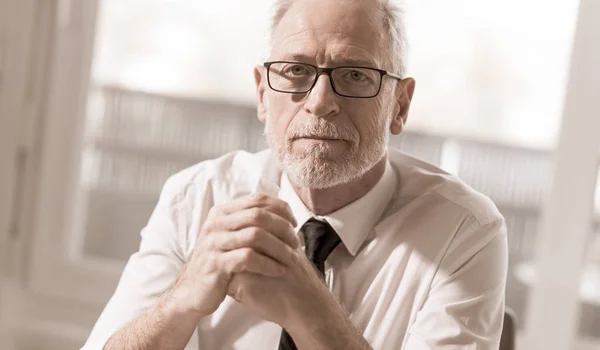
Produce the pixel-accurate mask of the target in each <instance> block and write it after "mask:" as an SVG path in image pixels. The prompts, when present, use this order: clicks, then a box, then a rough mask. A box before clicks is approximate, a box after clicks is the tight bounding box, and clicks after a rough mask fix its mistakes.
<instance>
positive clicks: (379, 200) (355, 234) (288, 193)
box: [279, 161, 397, 256]
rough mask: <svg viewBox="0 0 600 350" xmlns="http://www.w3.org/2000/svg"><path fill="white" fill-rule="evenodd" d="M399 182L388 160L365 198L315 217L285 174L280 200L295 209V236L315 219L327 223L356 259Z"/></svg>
mask: <svg viewBox="0 0 600 350" xmlns="http://www.w3.org/2000/svg"><path fill="white" fill-rule="evenodd" d="M396 181H397V177H396V173H395V172H394V170H393V169H392V166H391V165H390V162H389V161H387V162H386V166H385V170H384V172H383V175H382V176H381V178H380V179H379V181H378V182H377V183H376V184H375V186H374V187H373V188H371V189H370V190H369V192H367V193H366V194H365V195H364V196H362V197H361V198H359V199H357V200H355V201H354V202H352V203H350V204H348V205H346V206H345V207H342V208H340V209H338V210H336V211H334V212H333V213H330V214H327V215H316V214H314V213H312V212H311V211H310V210H309V209H308V208H306V206H305V205H304V203H303V202H302V200H301V199H300V197H298V194H297V193H296V191H294V188H293V187H292V184H291V183H290V180H289V179H288V177H287V175H286V174H285V172H282V175H281V186H280V191H279V198H281V199H283V200H285V201H286V202H287V203H288V204H289V206H290V208H291V209H292V213H293V214H294V217H295V218H296V221H297V222H298V225H297V226H296V227H295V230H296V234H298V231H299V230H300V228H301V227H302V226H303V225H304V224H305V223H306V221H308V220H309V219H310V218H312V217H314V218H316V219H319V220H325V221H327V222H328V223H329V224H330V225H331V226H332V227H333V228H334V229H335V232H336V233H337V234H338V235H339V236H340V239H341V240H342V242H343V243H344V245H345V246H346V249H348V252H350V254H352V255H353V256H354V255H356V253H357V252H358V249H359V248H360V246H361V245H362V244H363V242H364V241H365V239H366V238H367V235H368V234H369V233H370V232H371V230H372V229H373V227H375V225H376V224H377V221H378V220H379V218H380V217H381V215H382V214H383V211H384V210H385V208H386V207H387V204H388V202H389V201H390V199H391V198H392V196H393V194H394V189H395V188H396ZM357 218H360V219H358V220H357Z"/></svg>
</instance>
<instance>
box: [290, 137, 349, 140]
mask: <svg viewBox="0 0 600 350" xmlns="http://www.w3.org/2000/svg"><path fill="white" fill-rule="evenodd" d="M294 139H295V140H300V139H305V140H317V141H345V140H342V139H336V138H333V137H327V136H301V137H296V138H294Z"/></svg>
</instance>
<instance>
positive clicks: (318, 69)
mask: <svg viewBox="0 0 600 350" xmlns="http://www.w3.org/2000/svg"><path fill="white" fill-rule="evenodd" d="M275 63H297V64H303V65H306V66H309V67H312V68H314V70H315V71H316V72H317V74H316V75H315V79H314V81H313V83H312V85H311V86H310V87H309V88H308V89H306V91H283V90H278V89H275V88H273V86H272V85H271V77H270V74H271V69H270V67H271V65H273V64H275ZM263 65H264V67H265V68H266V69H267V82H268V84H269V88H271V90H273V91H277V92H281V93H284V94H306V93H308V92H309V91H311V90H312V89H313V88H314V87H315V85H317V81H318V80H319V76H320V75H321V74H322V73H325V74H327V76H328V77H329V83H330V84H331V88H332V89H333V92H335V93H336V94H337V95H339V96H343V97H348V98H373V97H376V96H377V95H379V92H380V91H381V85H382V84H383V77H384V76H386V75H387V76H389V77H391V78H394V79H398V80H399V81H402V77H401V76H400V75H398V74H395V73H392V72H388V71H386V70H383V69H378V68H373V67H364V66H340V67H335V68H325V67H318V66H315V65H313V64H310V63H303V62H295V61H268V62H265V63H263ZM342 68H360V69H370V70H373V71H376V72H378V73H379V87H378V88H377V92H376V93H375V94H374V95H372V96H351V95H344V94H341V93H339V92H338V91H337V90H336V88H335V83H334V82H333V77H332V75H331V74H332V72H333V71H334V70H336V69H342Z"/></svg>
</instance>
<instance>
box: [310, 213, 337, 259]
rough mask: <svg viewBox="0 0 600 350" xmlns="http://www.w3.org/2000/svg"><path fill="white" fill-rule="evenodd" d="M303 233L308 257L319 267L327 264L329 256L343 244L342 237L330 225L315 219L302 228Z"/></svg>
mask: <svg viewBox="0 0 600 350" xmlns="http://www.w3.org/2000/svg"><path fill="white" fill-rule="evenodd" d="M302 232H303V233H304V242H305V252H306V256H307V257H308V259H310V261H312V262H313V263H315V264H317V265H321V264H323V263H325V260H327V257H328V256H329V254H331V252H332V251H333V250H334V249H335V247H337V245H338V244H339V243H340V242H341V240H340V237H339V236H338V235H337V233H336V232H335V230H334V229H333V227H331V225H329V223H327V222H323V221H319V220H316V219H314V218H311V219H310V220H308V221H307V222H306V223H305V224H304V225H303V226H302Z"/></svg>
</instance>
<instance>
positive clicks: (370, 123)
mask: <svg viewBox="0 0 600 350" xmlns="http://www.w3.org/2000/svg"><path fill="white" fill-rule="evenodd" d="M383 107H384V105H383V101H382V100H381V99H379V98H374V99H372V100H369V101H368V102H366V101H361V100H356V101H353V103H350V104H349V105H348V106H347V114H348V116H349V118H350V121H351V122H352V124H353V125H354V127H355V128H356V130H358V133H359V135H360V138H361V140H364V139H368V138H370V137H372V134H373V133H375V132H377V131H378V129H379V128H380V127H381V124H382V121H380V119H385V120H387V119H388V118H387V116H386V115H385V113H386V111H385V110H384V108H383Z"/></svg>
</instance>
